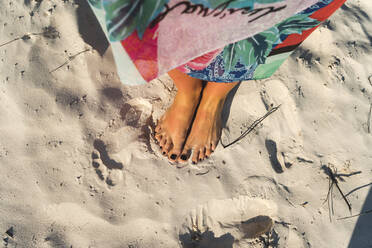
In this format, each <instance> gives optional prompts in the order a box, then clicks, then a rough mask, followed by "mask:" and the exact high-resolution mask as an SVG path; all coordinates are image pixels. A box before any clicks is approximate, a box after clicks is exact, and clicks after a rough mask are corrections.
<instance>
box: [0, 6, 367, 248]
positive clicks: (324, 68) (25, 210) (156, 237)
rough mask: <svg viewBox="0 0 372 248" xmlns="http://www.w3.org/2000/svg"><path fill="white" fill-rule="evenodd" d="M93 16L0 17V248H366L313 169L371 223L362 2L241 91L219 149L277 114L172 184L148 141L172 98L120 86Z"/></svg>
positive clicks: (9, 13)
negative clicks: (335, 183) (334, 181)
mask: <svg viewBox="0 0 372 248" xmlns="http://www.w3.org/2000/svg"><path fill="white" fill-rule="evenodd" d="M87 7H88V6H87V4H86V3H85V1H84V0H76V1H72V0H64V1H61V0H48V1H41V0H39V1H36V0H24V1H23V0H1V2H0V44H3V43H6V42H8V41H11V40H13V39H16V38H21V39H17V40H15V41H14V42H11V43H8V44H6V45H4V46H1V47H0V237H1V240H0V246H6V247H74V248H75V247H110V248H111V247H125V248H127V247H128V248H134V247H140V248H145V247H171V248H174V247H184V248H185V247H217V248H218V247H224V248H225V247H227V248H229V247H289V248H301V247H306V248H308V247H315V248H318V247H327V248H328V247H336V248H339V247H358V248H364V247H371V246H372V238H371V235H370V230H371V228H372V227H371V225H372V224H371V223H372V220H371V214H369V215H368V214H366V215H363V216H361V217H360V218H359V219H358V217H354V218H350V219H345V220H337V219H338V218H340V217H345V216H350V213H349V210H348V208H347V206H346V204H345V202H344V201H343V199H342V197H341V195H340V194H339V192H338V191H337V189H336V188H335V187H334V190H333V194H332V197H329V199H333V205H334V214H331V215H330V214H329V208H328V204H327V202H326V203H324V201H325V199H326V197H327V192H328V188H329V179H328V176H327V175H326V174H325V172H324V170H323V169H322V167H323V166H330V167H332V168H333V169H334V170H336V169H337V174H340V175H341V176H339V177H338V179H339V186H340V188H341V189H342V190H343V192H344V193H345V194H347V193H348V192H350V191H352V190H353V189H356V190H354V191H352V192H351V193H350V194H348V196H347V198H348V200H349V201H350V202H351V204H352V213H353V214H357V213H359V212H361V211H365V210H368V209H367V207H368V206H369V207H370V208H372V207H371V205H372V199H371V198H372V197H371V191H370V188H371V187H370V185H368V184H369V183H371V181H372V180H371V178H372V169H371V168H372V167H371V163H372V134H371V130H370V129H372V127H370V126H369V125H370V124H369V123H370V121H371V120H370V119H368V118H370V117H368V115H369V111H370V106H371V102H372V99H371V96H372V67H371V64H372V48H371V46H372V22H371V19H370V18H372V15H371V14H370V13H372V2H371V1H369V0H364V1H360V0H349V1H348V2H347V4H346V5H345V6H344V7H343V8H342V9H340V10H339V11H338V12H337V13H336V14H335V15H334V16H332V18H331V19H330V20H329V21H327V22H326V23H325V24H324V25H323V26H322V27H321V28H319V29H318V30H317V31H316V32H315V33H314V34H313V35H312V36H311V37H310V38H309V39H308V40H307V41H306V42H305V43H304V44H303V45H302V46H301V47H300V48H299V49H297V50H296V52H295V53H294V54H293V56H292V57H291V58H290V59H289V60H288V61H287V62H286V63H285V64H284V65H283V66H282V67H281V69H280V70H279V71H278V72H277V73H276V74H275V76H273V77H272V78H270V79H269V80H263V81H256V82H255V81H249V82H243V83H242V84H241V85H240V87H239V89H238V90H237V92H236V94H235V98H234V99H233V100H232V101H231V102H230V103H231V110H230V112H229V114H228V111H226V115H225V118H227V122H226V128H225V129H224V134H223V138H222V139H223V141H224V142H228V141H232V140H234V139H235V138H236V137H237V136H239V135H240V133H241V131H244V130H245V129H246V128H247V127H248V126H249V125H250V124H252V123H253V121H254V120H256V119H258V118H259V117H261V116H262V115H264V114H265V113H266V111H267V106H270V105H271V104H273V105H274V106H277V105H279V104H281V107H280V108H279V110H278V111H276V112H275V113H273V114H272V115H270V116H269V117H268V118H267V119H265V120H264V121H263V122H262V123H261V124H260V125H259V126H258V127H257V128H256V129H255V131H254V132H252V133H250V134H249V135H248V136H246V137H245V138H244V139H243V140H241V141H240V142H239V143H237V144H235V145H233V146H231V147H229V148H226V149H223V148H222V146H219V147H218V149H217V151H216V152H215V154H214V155H213V156H212V157H211V158H210V159H209V160H207V161H205V162H202V163H201V164H198V165H191V164H188V165H185V166H183V167H182V166H180V168H177V166H175V165H172V164H170V163H169V162H168V161H167V160H166V159H165V158H163V157H162V156H161V155H160V153H159V150H158V148H157V145H156V144H155V143H154V141H153V139H152V138H151V137H150V136H151V135H150V128H149V126H151V125H153V123H154V122H155V121H156V119H157V118H158V117H159V116H161V114H162V113H163V112H164V111H165V109H166V107H167V106H168V105H169V104H170V102H171V99H172V96H173V95H174V93H175V92H174V89H173V87H172V82H171V81H170V80H169V78H168V77H166V76H164V77H162V78H161V79H158V80H154V81H153V82H151V83H150V84H147V85H144V86H140V87H128V86H124V85H123V84H122V83H121V82H120V81H119V80H118V77H117V73H116V71H115V69H114V68H115V66H114V65H113V57H112V53H111V50H110V48H107V42H105V38H104V35H103V34H102V33H101V32H99V31H97V30H98V29H97V27H98V24H97V23H96V21H95V19H94V16H93V15H92V13H91V12H90V10H89V9H88V8H87ZM45 27H54V28H55V30H56V31H54V30H53V29H51V28H49V29H45ZM57 32H58V33H57ZM40 33H43V34H40ZM25 34H28V35H29V36H24V35H25ZM80 52H81V53H80ZM75 55H76V56H75ZM227 114H228V116H227ZM342 175H344V176H342ZM345 175H346V176H345ZM341 179H343V180H341ZM363 185H366V186H365V187H360V186H363ZM357 187H360V188H357ZM368 192H370V193H369V198H368V199H367V195H368ZM366 199H367V200H366ZM363 204H364V205H363ZM330 216H331V219H332V221H330ZM368 218H369V219H368ZM272 220H273V222H272ZM358 220H359V221H358ZM272 224H273V229H272V231H271V233H270V234H269V235H267V234H264V235H261V236H260V237H259V238H254V236H256V235H259V234H261V233H264V232H265V231H267V230H268V229H270V227H271V225H272ZM354 229H355V230H356V231H355V232H354ZM353 232H354V234H353ZM353 235H354V236H353ZM252 237H253V238H252Z"/></svg>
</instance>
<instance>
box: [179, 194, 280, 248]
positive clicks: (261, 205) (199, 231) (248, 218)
mask: <svg viewBox="0 0 372 248" xmlns="http://www.w3.org/2000/svg"><path fill="white" fill-rule="evenodd" d="M276 212H277V211H276V205H275V203H273V202H271V201H268V200H263V199H259V198H250V197H247V196H240V197H239V198H233V199H228V200H211V201H209V202H208V203H207V204H205V205H200V206H198V207H197V208H196V209H194V210H192V211H191V212H190V214H189V215H188V216H187V217H186V220H185V222H184V224H183V225H182V228H181V230H180V233H179V239H180V241H181V244H182V247H183V248H191V247H199V248H207V247H214V248H233V247H234V248H238V247H247V246H243V245H242V244H244V243H246V241H247V240H252V239H255V238H257V237H259V236H261V235H262V234H264V233H267V232H269V231H270V230H271V229H272V227H273V224H274V222H273V219H272V218H273V216H275V215H276ZM250 247H260V246H250Z"/></svg>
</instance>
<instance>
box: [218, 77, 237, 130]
mask: <svg viewBox="0 0 372 248" xmlns="http://www.w3.org/2000/svg"><path fill="white" fill-rule="evenodd" d="M240 84H241V82H239V83H238V84H237V85H236V86H235V87H234V88H233V89H232V90H230V92H229V94H227V97H226V100H225V105H224V106H223V109H222V116H221V118H222V128H225V127H226V123H227V120H228V119H229V116H230V110H231V105H232V102H233V99H234V96H235V94H236V92H237V91H238V89H239V87H240Z"/></svg>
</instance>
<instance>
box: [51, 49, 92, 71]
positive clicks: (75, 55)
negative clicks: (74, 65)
mask: <svg viewBox="0 0 372 248" xmlns="http://www.w3.org/2000/svg"><path fill="white" fill-rule="evenodd" d="M88 51H90V49H85V50H84V51H81V52H78V53H76V54H74V55H71V56H69V57H68V60H67V61H66V62H65V63H63V64H62V65H60V66H58V67H57V68H55V69H53V70H51V71H50V72H49V73H53V72H55V71H56V70H58V69H60V68H62V67H63V66H65V65H67V64H68V63H70V61H72V60H74V59H75V58H76V57H77V56H79V55H80V54H82V53H85V52H88Z"/></svg>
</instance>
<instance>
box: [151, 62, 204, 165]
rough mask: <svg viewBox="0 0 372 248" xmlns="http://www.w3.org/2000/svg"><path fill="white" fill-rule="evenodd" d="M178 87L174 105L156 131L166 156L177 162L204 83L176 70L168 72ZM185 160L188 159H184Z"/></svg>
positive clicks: (156, 136)
mask: <svg viewBox="0 0 372 248" xmlns="http://www.w3.org/2000/svg"><path fill="white" fill-rule="evenodd" d="M168 75H169V76H170V77H171V78H172V79H173V81H174V84H175V85H176V87H177V90H178V91H177V95H176V97H175V98H174V100H173V104H172V105H171V106H170V107H169V109H168V110H167V112H166V113H165V114H164V115H163V116H162V117H161V119H160V120H159V122H158V125H157V127H156V129H155V132H156V135H155V138H156V140H157V141H158V142H159V145H160V148H161V149H162V153H163V155H164V156H167V157H168V158H169V160H171V161H176V160H177V159H178V158H179V155H180V154H181V150H182V147H183V145H184V143H185V140H186V135H187V132H188V130H189V128H190V126H191V121H192V118H193V116H194V114H195V110H196V107H197V105H198V103H199V101H200V93H201V90H202V81H201V80H200V79H197V78H193V77H190V76H188V75H187V74H185V73H183V72H181V71H179V70H178V69H174V70H172V71H170V72H168ZM182 158H183V159H184V160H186V159H187V157H184V156H183V157H182Z"/></svg>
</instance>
